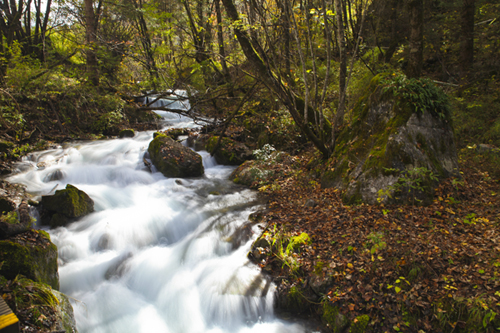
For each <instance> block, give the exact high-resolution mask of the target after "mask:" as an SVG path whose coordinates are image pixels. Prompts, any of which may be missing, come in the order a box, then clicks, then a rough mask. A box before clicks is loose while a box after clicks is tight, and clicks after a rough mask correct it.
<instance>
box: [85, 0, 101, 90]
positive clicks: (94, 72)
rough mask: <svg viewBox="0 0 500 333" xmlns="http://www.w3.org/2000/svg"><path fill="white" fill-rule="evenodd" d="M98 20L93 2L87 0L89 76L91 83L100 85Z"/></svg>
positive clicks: (86, 21)
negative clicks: (97, 47) (97, 41)
mask: <svg viewBox="0 0 500 333" xmlns="http://www.w3.org/2000/svg"><path fill="white" fill-rule="evenodd" d="M96 23H97V20H96V15H95V13H94V6H93V1H92V0H85V25H86V27H85V28H86V38H87V75H88V78H89V81H90V83H92V84H93V85H94V86H98V85H99V68H98V62H97V55H96V50H95V47H96V35H97V24H96Z"/></svg>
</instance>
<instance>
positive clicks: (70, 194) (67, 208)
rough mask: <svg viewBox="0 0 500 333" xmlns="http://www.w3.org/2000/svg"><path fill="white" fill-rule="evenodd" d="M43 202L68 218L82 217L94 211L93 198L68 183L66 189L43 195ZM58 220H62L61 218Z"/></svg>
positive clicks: (45, 205)
mask: <svg viewBox="0 0 500 333" xmlns="http://www.w3.org/2000/svg"><path fill="white" fill-rule="evenodd" d="M42 204H43V206H44V207H45V208H46V209H47V210H49V211H51V212H56V213H59V214H61V215H63V216H64V217H66V218H76V217H81V216H84V215H87V214H89V213H91V212H93V211H94V202H93V201H92V199H90V197H89V196H88V195H87V194H86V193H85V192H83V191H80V190H79V189H78V188H76V187H75V186H73V185H71V184H68V185H66V188H65V189H64V190H59V191H56V193H55V194H54V195H52V196H43V197H42ZM57 221H59V222H60V221H61V219H57Z"/></svg>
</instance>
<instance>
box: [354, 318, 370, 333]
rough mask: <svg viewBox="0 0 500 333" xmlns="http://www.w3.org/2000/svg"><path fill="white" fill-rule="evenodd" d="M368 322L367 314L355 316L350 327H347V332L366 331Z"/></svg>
mask: <svg viewBox="0 0 500 333" xmlns="http://www.w3.org/2000/svg"><path fill="white" fill-rule="evenodd" d="M369 322H370V316H368V315H361V316H357V317H356V318H355V319H354V320H353V322H352V324H351V327H349V333H364V332H365V331H366V327H367V326H368V323H369Z"/></svg>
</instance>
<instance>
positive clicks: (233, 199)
mask: <svg viewBox="0 0 500 333" xmlns="http://www.w3.org/2000/svg"><path fill="white" fill-rule="evenodd" d="M161 114H162V116H164V117H165V118H166V119H167V121H168V123H169V125H168V126H167V127H194V126H196V125H195V124H194V123H193V122H192V121H190V119H188V118H184V117H180V116H178V115H175V114H171V113H167V112H162V113H161ZM152 137H153V132H140V133H137V134H136V135H135V137H134V138H125V139H114V140H102V141H95V142H84V143H82V142H77V143H70V144H66V145H64V146H61V147H58V148H56V149H52V150H48V151H43V152H36V153H34V154H31V155H30V156H28V158H26V159H25V160H24V162H23V163H21V164H20V165H19V168H20V170H21V173H18V174H16V175H14V176H12V177H10V178H9V179H8V180H9V181H10V182H13V183H21V184H24V185H26V186H27V188H28V191H29V192H30V193H32V194H35V195H47V194H51V193H54V191H55V190H57V189H63V188H65V186H66V184H72V185H74V186H76V187H77V188H79V189H81V190H83V191H85V192H86V193H87V194H88V195H89V196H90V197H91V198H92V199H93V200H94V202H95V212H94V213H92V214H90V215H88V216H86V217H84V218H82V219H81V220H79V221H77V222H74V223H71V224H69V225H68V226H67V227H60V228H57V229H52V230H49V233H50V235H51V239H52V241H53V242H54V243H55V244H56V245H57V247H58V250H59V277H60V286H61V287H60V289H61V291H62V292H63V293H65V294H67V295H68V296H70V298H71V302H72V305H73V308H74V311H75V317H76V322H77V327H78V330H79V332H81V333H84V332H103V333H104V332H106V333H110V332H116V333H124V332H133V333H136V332H144V333H146V332H147V333H151V332H172V333H181V332H182V333H196V332H211V333H216V332H217V333H219V332H221V333H222V332H227V333H235V332H241V333H246V332H255V333H257V332H259V333H261V332H283V333H284V332H287V333H288V332H291V333H295V332H296V333H298V332H306V329H304V328H303V327H302V326H301V325H299V324H293V323H287V322H284V321H282V320H279V319H277V318H276V317H275V316H274V315H273V297H274V296H273V295H274V291H275V286H274V285H273V284H272V283H271V281H270V280H269V279H268V278H267V277H265V276H264V275H262V274H261V272H260V270H259V269H258V267H256V266H255V265H254V264H252V263H250V262H249V261H248V259H247V257H246V255H247V253H248V251H249V249H250V247H251V244H252V241H253V240H255V238H256V237H257V236H258V234H259V231H260V229H259V228H258V227H257V226H252V227H251V230H252V235H251V237H250V239H248V240H247V239H245V241H243V242H239V243H238V242H235V238H236V237H235V232H236V231H237V230H239V229H240V228H241V227H242V226H244V225H246V224H247V223H248V216H249V215H250V214H251V213H252V212H254V211H256V210H257V209H259V207H261V206H260V204H259V201H258V198H257V194H256V193H255V192H254V191H251V190H248V189H245V188H242V187H238V186H236V185H234V184H232V183H231V182H229V181H228V180H227V178H228V176H229V174H230V173H231V171H232V170H234V168H233V167H228V166H221V165H217V164H216V163H215V161H214V160H213V159H212V158H211V157H210V155H209V154H208V153H207V152H204V151H202V152H200V154H201V155H202V157H203V163H204V166H205V175H204V176H203V177H200V178H190V179H173V178H165V177H164V176H163V175H162V174H161V173H158V172H150V171H149V170H148V169H147V168H146V167H145V165H144V163H143V156H144V153H145V151H146V150H147V147H148V144H149V142H150V141H151V140H152ZM41 162H43V163H41ZM54 175H59V176H60V175H62V177H63V178H62V179H60V180H51V179H54ZM56 178H57V177H56ZM56 186H57V187H56Z"/></svg>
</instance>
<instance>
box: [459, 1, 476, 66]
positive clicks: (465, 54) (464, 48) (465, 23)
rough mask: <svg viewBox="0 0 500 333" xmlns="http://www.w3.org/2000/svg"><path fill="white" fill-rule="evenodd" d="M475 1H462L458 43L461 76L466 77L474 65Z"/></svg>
mask: <svg viewBox="0 0 500 333" xmlns="http://www.w3.org/2000/svg"><path fill="white" fill-rule="evenodd" d="M475 9H476V5H475V0H463V5H462V42H461V43H460V60H461V62H460V64H461V68H462V72H463V75H467V73H469V72H470V71H471V69H472V66H473V65H474V12H475Z"/></svg>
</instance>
